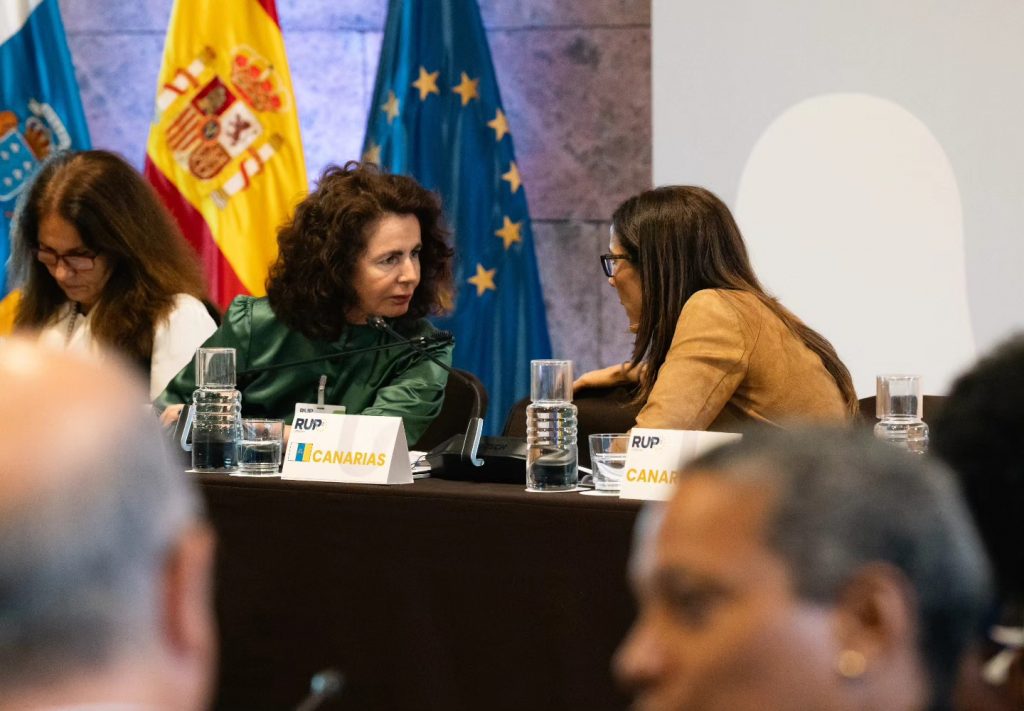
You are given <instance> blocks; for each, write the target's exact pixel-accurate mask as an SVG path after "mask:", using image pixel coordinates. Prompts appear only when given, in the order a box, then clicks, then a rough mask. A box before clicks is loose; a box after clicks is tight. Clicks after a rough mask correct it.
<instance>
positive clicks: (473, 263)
mask: <svg viewBox="0 0 1024 711" xmlns="http://www.w3.org/2000/svg"><path fill="white" fill-rule="evenodd" d="M363 150H364V153H363V159H364V160H365V161H367V162H372V163H376V164H378V165H380V166H381V167H382V168H383V169H385V170H387V171H389V172H392V173H402V174H405V175H411V176H412V177H414V178H416V179H417V180H418V181H419V182H420V183H422V184H423V185H424V186H426V187H427V188H429V189H431V190H436V191H437V192H438V193H440V195H441V197H442V199H443V201H444V210H445V217H446V219H447V221H448V225H449V227H450V228H451V229H452V231H453V232H454V235H455V244H454V247H455V252H456V256H455V260H456V263H455V287H456V294H455V311H454V313H453V315H452V316H450V317H447V318H445V319H439V320H438V323H437V325H438V326H439V327H441V328H446V329H449V330H451V331H452V332H454V334H455V352H454V355H453V362H454V365H455V366H456V367H458V368H462V369H464V370H468V371H470V372H472V373H474V374H475V375H477V377H479V378H480V380H481V381H482V382H483V383H484V385H485V386H486V388H487V392H488V394H489V396H490V406H489V416H488V417H487V420H486V426H485V430H486V432H487V433H488V434H494V433H495V432H497V431H498V430H500V428H501V425H502V423H503V420H504V418H505V415H506V413H507V412H508V410H509V409H510V408H511V406H512V405H513V404H514V403H515V402H516V400H518V399H520V398H522V397H524V396H526V395H528V394H529V392H530V360H531V359H535V358H550V357H551V342H550V339H549V337H548V328H547V318H546V316H545V312H544V299H543V296H542V294H541V286H540V279H539V277H538V274H537V260H536V256H535V255H534V250H533V234H532V230H531V228H530V215H529V210H528V208H527V204H526V192H525V190H524V189H523V186H522V183H521V181H520V176H519V168H518V166H517V165H516V161H515V152H514V151H513V147H512V135H511V133H510V132H509V125H508V120H507V117H506V116H505V113H504V111H503V109H502V104H501V96H500V94H499V92H498V82H497V79H496V77H495V74H494V65H493V64H492V62H491V52H490V48H489V47H488V44H487V36H486V35H485V34H484V28H483V23H482V22H481V20H480V10H479V8H478V7H477V4H476V0H391V3H390V7H389V9H388V19H387V25H386V27H385V30H384V41H383V46H382V47H381V55H380V66H379V68H378V70H377V82H376V87H375V89H374V94H373V103H372V104H371V106H370V116H369V119H368V122H367V129H366V139H365V142H364V146H363Z"/></svg>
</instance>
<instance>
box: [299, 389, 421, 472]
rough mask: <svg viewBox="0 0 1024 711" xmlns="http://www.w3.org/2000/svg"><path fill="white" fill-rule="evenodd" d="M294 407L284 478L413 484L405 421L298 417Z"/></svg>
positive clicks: (303, 414)
mask: <svg viewBox="0 0 1024 711" xmlns="http://www.w3.org/2000/svg"><path fill="white" fill-rule="evenodd" d="M299 408H300V406H296V408H295V419H294V420H293V421H292V435H291V437H290V438H289V440H288V450H287V451H286V452H285V456H284V468H283V469H282V471H281V478H282V479H302V480H305V481H337V482H347V483H355V484H411V483H412V470H411V468H410V467H409V446H408V444H406V441H405V426H404V425H403V424H402V418H401V417H383V416H376V417H375V416H370V415H341V414H337V413H330V412H326V413H325V412H309V411H306V412H300V409H299Z"/></svg>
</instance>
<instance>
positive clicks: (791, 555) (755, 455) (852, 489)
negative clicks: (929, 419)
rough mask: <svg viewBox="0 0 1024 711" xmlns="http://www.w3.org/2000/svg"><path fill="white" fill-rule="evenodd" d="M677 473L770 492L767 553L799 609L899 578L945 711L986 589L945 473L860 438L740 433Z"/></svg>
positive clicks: (973, 541)
mask: <svg viewBox="0 0 1024 711" xmlns="http://www.w3.org/2000/svg"><path fill="white" fill-rule="evenodd" d="M687 470H688V471H691V472H692V471H694V470H700V472H701V474H709V475H712V476H716V477H723V478H727V479H729V480H732V481H742V482H750V483H754V484H761V483H763V484H765V485H766V486H768V487H770V490H771V491H772V492H773V493H774V494H775V495H776V496H777V501H776V505H775V508H774V510H773V513H772V514H771V521H770V523H769V524H768V531H767V542H768V544H769V546H770V547H771V548H772V550H773V551H775V552H776V553H778V554H779V555H780V556H781V557H782V559H783V560H784V561H785V562H786V564H787V566H788V568H789V572H790V574H791V576H792V578H793V582H794V586H795V589H796V592H797V594H798V595H799V596H800V597H802V598H804V599H808V600H813V601H816V602H830V601H832V600H835V599H836V597H837V595H838V594H839V593H840V592H841V590H842V588H843V586H844V584H845V583H846V582H848V581H849V580H850V579H851V577H852V576H853V575H854V574H855V573H856V572H857V571H858V569H860V568H861V567H862V566H864V565H866V564H869V563H872V562H884V563H888V564H890V565H892V566H894V567H895V568H897V569H899V570H900V571H902V573H903V574H904V575H905V576H906V578H907V580H908V581H909V583H910V585H911V586H912V587H913V589H914V593H915V595H916V606H917V616H918V628H919V637H918V649H919V653H920V655H921V658H922V660H923V661H924V664H925V667H926V669H927V671H928V674H929V677H930V682H931V688H932V691H933V699H932V706H931V708H933V709H941V708H946V704H948V699H949V698H950V696H951V694H950V689H951V687H952V684H953V681H954V680H955V678H956V668H957V664H958V662H959V658H960V656H961V654H962V653H963V651H964V649H965V648H966V646H967V644H968V643H969V642H970V640H971V639H972V638H973V636H974V635H975V633H976V631H977V629H978V625H979V623H980V621H981V618H982V616H983V615H984V613H985V612H986V610H987V609H988V606H989V605H990V603H991V597H990V594H991V593H990V591H991V588H990V574H989V568H988V562H987V560H986V558H985V554H984V552H983V549H982V547H981V543H980V540H979V538H978V535H977V533H976V531H975V529H974V527H973V525H972V523H971V519H970V516H969V514H968V512H967V509H966V507H965V505H964V504H963V502H962V500H961V498H960V494H959V491H958V490H957V487H956V484H955V482H954V480H953V477H952V476H951V474H950V473H949V471H948V470H947V469H946V468H945V467H944V466H942V465H941V464H940V463H938V462H937V461H933V460H931V459H928V458H922V457H920V456H915V455H911V454H909V453H907V452H903V451H900V450H898V449H897V448H895V447H893V446H891V445H889V444H886V443H882V442H879V441H877V440H874V439H873V438H871V437H870V436H867V435H866V434H863V433H855V432H851V431H839V430H803V431H795V432H782V431H778V432H769V431H758V432H752V433H749V434H747V435H745V436H744V438H743V439H742V440H741V441H739V442H736V443H733V444H729V445H726V446H724V447H721V448H719V449H717V450H713V451H712V452H710V453H708V454H706V455H704V456H702V457H700V458H698V459H697V460H695V461H693V462H691V463H690V464H689V465H688V467H687Z"/></svg>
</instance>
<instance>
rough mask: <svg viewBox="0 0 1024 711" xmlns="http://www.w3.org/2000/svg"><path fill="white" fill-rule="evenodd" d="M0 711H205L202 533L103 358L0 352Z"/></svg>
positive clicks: (206, 588)
mask: <svg viewBox="0 0 1024 711" xmlns="http://www.w3.org/2000/svg"><path fill="white" fill-rule="evenodd" d="M0 391H2V392H3V393H4V396H3V398H2V399H0V422H3V427H0V542H2V543H0V709H3V710H5V711H6V710H7V709H19V710H21V709H77V708H82V709H85V708H90V709H111V708H117V709H119V710H127V709H135V708H139V709H142V708H145V709H174V710H175V711H190V710H192V709H201V708H205V707H206V705H207V703H208V701H209V695H210V690H211V683H212V674H213V668H214V662H215V658H216V641H215V629H214V621H213V616H212V608H211V574H212V570H211V569H212V560H213V549H214V543H213V535H212V533H211V530H210V528H209V527H208V526H207V524H206V523H205V522H204V519H203V516H202V513H201V506H200V502H199V499H198V497H197V494H196V492H195V491H194V489H193V487H192V486H191V485H190V483H189V482H188V481H187V479H186V478H185V475H184V473H183V472H182V471H181V469H180V467H176V466H174V465H173V464H172V462H171V460H170V459H169V458H168V455H167V453H166V452H165V449H164V445H163V440H164V438H163V437H162V435H161V431H160V427H159V424H158V423H157V422H156V420H155V418H154V417H152V416H151V415H147V414H146V413H145V412H144V411H143V410H142V408H140V406H139V403H140V402H144V401H145V392H144V389H143V387H142V384H141V383H140V382H137V380H136V379H135V377H134V374H133V373H132V372H131V371H130V370H129V367H128V366H125V365H123V364H121V363H120V359H119V358H118V357H117V356H108V357H105V358H104V359H103V361H102V362H100V361H98V360H97V359H95V358H94V357H92V356H86V355H84V354H78V353H73V352H69V351H63V350H60V349H54V348H53V347H50V346H46V345H42V344H39V343H37V342H31V341H28V340H25V339H22V338H18V337H14V338H12V339H10V340H8V341H6V342H5V343H3V344H0Z"/></svg>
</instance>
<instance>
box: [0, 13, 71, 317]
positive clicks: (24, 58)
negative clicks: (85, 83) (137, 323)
mask: <svg viewBox="0 0 1024 711" xmlns="http://www.w3.org/2000/svg"><path fill="white" fill-rule="evenodd" d="M88 147H89V130H88V128H87V127H86V124H85V114H84V112H83V111H82V100H81V98H80V97H79V95H78V84H77V83H76V82H75V70H74V67H73V66H72V64H71V53H70V52H68V44H67V40H66V39H65V37H64V25H63V23H62V22H61V20H60V8H59V6H58V4H57V0H13V2H11V0H4V9H3V10H2V11H0V265H6V263H7V259H8V257H9V256H10V226H11V217H12V214H13V212H14V203H15V200H16V199H17V197H18V194H19V193H20V192H21V191H22V190H23V189H24V187H25V185H26V184H27V182H28V180H29V178H30V177H31V176H32V174H33V173H34V172H35V170H36V168H38V167H39V164H40V162H41V161H42V160H43V159H44V158H46V156H48V155H49V154H50V153H52V152H54V151H57V150H64V149H67V148H75V149H83V148H88ZM8 291H9V287H8V284H7V269H6V268H0V297H3V296H4V295H6V294H7V292H8Z"/></svg>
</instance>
